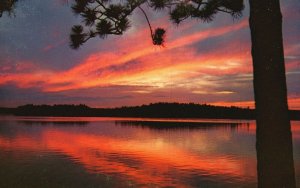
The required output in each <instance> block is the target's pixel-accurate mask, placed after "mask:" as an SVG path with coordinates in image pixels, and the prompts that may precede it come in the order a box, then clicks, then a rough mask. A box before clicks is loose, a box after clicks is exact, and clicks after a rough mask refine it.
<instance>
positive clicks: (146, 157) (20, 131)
mask: <svg viewBox="0 0 300 188" xmlns="http://www.w3.org/2000/svg"><path fill="white" fill-rule="evenodd" d="M292 132H293V146H294V163H295V171H296V180H297V186H298V187H300V121H292ZM255 139H256V138H255V121H242V120H195V119H189V120H180V119H140V118H91V117H87V118H86V117H80V118H79V117H78V118H73V117H72V118H67V117H64V118H57V117H56V118H54V117H13V116H2V117H0V159H1V160H0V177H1V181H0V187H2V188H5V187H204V188H209V187H256V185H257V180H256V177H257V175H256V174H257V172H256V150H255Z"/></svg>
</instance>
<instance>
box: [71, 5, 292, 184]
mask: <svg viewBox="0 0 300 188" xmlns="http://www.w3.org/2000/svg"><path fill="white" fill-rule="evenodd" d="M249 3H250V19H249V25H250V30H251V42H252V59H253V70H254V80H253V83H254V97H255V106H256V122H257V153H258V156H257V157H258V169H259V170H260V171H264V172H265V173H268V172H270V171H275V172H277V171H278V172H279V171H281V169H283V168H284V169H288V170H287V171H285V172H284V173H285V174H286V175H282V174H279V175H278V177H276V178H269V179H267V180H266V179H265V181H260V183H259V184H258V186H259V187H269V186H271V185H272V186H271V187H274V186H275V185H277V187H295V177H294V175H293V174H294V169H293V156H292V155H287V156H286V157H282V158H283V160H282V161H278V162H279V163H280V164H279V165H275V166H276V168H272V167H270V165H268V164H267V163H268V161H267V160H265V159H266V158H270V157H271V158H272V157H273V156H271V155H274V153H276V152H280V150H276V152H263V151H264V150H265V149H266V148H267V147H270V143H272V140H277V141H280V140H282V139H281V138H284V140H286V141H285V146H283V145H282V144H280V145H278V146H274V147H272V148H274V149H278V147H285V148H288V149H287V151H292V145H291V143H292V141H291V125H290V120H289V116H288V105H287V86H286V76H285V65H284V53H283V42H282V15H281V10H280V3H279V0H249ZM142 5H144V6H148V7H150V8H152V9H154V10H165V9H167V10H168V11H169V14H170V18H171V20H172V21H173V22H174V23H175V24H179V23H181V22H182V21H184V20H186V19H187V18H195V19H200V20H202V21H204V22H210V21H212V20H213V18H214V16H215V15H216V14H217V13H218V12H224V13H228V14H230V15H232V16H233V17H234V18H236V17H239V16H241V14H242V10H243V9H244V4H243V0H123V1H119V2H118V1H109V0H75V4H74V6H73V7H72V9H73V11H74V12H75V13H76V14H79V15H81V17H82V18H83V21H84V25H85V26H84V27H83V26H80V25H76V26H74V27H73V28H72V33H71V35H70V39H71V47H72V48H74V49H77V48H79V47H80V46H81V45H82V44H83V43H85V42H86V41H87V40H89V39H90V38H93V37H96V36H100V38H105V37H106V36H107V35H110V34H113V35H122V34H123V33H124V32H125V31H126V29H128V28H129V26H130V22H129V17H130V15H131V14H132V12H133V11H134V10H136V9H140V10H141V11H142V12H143V14H144V15H145V17H146V20H147V22H148V25H149V29H150V33H151V38H152V40H153V44H154V45H163V43H164V36H165V30H164V29H163V28H157V29H155V30H154V31H153V30H152V27H151V24H150V22H149V19H148V17H147V15H146V13H145V11H144V10H143V8H142V7H141V6H142ZM281 151H282V152H284V150H281ZM273 161H276V160H273ZM284 161H285V162H284ZM259 177H264V176H261V174H259ZM280 177H283V178H280ZM262 182H263V183H262ZM287 182H289V183H287ZM275 187H276V186H275Z"/></svg>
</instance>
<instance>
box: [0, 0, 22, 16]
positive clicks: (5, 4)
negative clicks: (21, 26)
mask: <svg viewBox="0 0 300 188" xmlns="http://www.w3.org/2000/svg"><path fill="white" fill-rule="evenodd" d="M17 1H18V0H1V3H0V17H2V14H3V13H4V12H7V13H8V14H9V15H10V14H11V13H12V12H13V10H14V7H15V4H16V2H17Z"/></svg>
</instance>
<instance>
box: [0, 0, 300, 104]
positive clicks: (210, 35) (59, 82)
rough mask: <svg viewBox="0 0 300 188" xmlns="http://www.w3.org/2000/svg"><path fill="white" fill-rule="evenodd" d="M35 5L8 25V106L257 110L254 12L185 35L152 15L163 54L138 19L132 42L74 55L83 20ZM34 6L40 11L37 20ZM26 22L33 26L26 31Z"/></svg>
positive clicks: (4, 73) (289, 10) (287, 36)
mask: <svg viewBox="0 0 300 188" xmlns="http://www.w3.org/2000/svg"><path fill="white" fill-rule="evenodd" d="M28 4H30V5H28ZM28 4H25V3H22V2H19V4H18V7H17V8H16V17H15V18H10V17H7V16H4V17H2V18H1V21H2V22H0V41H4V42H2V43H1V44H4V45H1V46H0V48H1V51H3V52H4V53H3V55H1V56H0V96H1V98H0V101H1V106H7V107H15V106H18V105H23V104H28V103H34V104H71V103H74V104H79V103H84V104H87V105H88V106H91V107H118V106H125V105H126V106H133V105H142V104H149V103H154V102H180V103H188V102H193V103H201V104H203V103H206V104H213V105H223V106H240V107H251V108H253V107H254V102H253V86H252V59H251V51H250V49H251V42H250V33H249V26H248V20H247V19H248V15H247V14H248V10H247V9H248V8H247V7H246V10H245V11H244V16H243V17H242V18H241V19H239V20H234V21H232V20H231V17H230V16H229V15H225V16H224V14H219V15H218V17H217V18H216V19H215V21H213V22H211V23H209V24H207V23H200V22H199V21H187V22H186V23H185V24H182V25H180V26H179V27H177V26H174V25H172V24H171V23H170V21H169V20H168V17H167V16H166V15H164V14H161V13H157V14H158V15H160V17H157V15H156V13H153V12H150V11H149V14H150V17H151V18H152V19H151V21H152V24H153V25H154V26H155V27H156V26H165V27H166V29H167V39H166V40H167V42H166V47H162V48H161V47H156V46H153V45H152V43H151V39H150V37H149V30H148V28H147V27H146V26H145V25H146V22H145V21H144V20H143V19H144V18H143V17H142V16H141V15H140V14H139V13H138V12H137V13H135V14H134V15H133V17H132V20H133V21H132V28H131V29H129V30H128V31H127V32H126V33H125V35H124V36H121V37H115V36H109V37H108V38H106V39H105V40H100V39H94V40H92V41H89V42H88V43H86V44H85V45H84V46H83V47H82V48H81V49H80V50H78V51H74V50H71V49H70V48H69V46H68V35H69V32H70V28H71V26H72V25H73V24H76V23H78V19H77V18H75V17H74V15H72V13H71V11H70V6H69V5H66V4H64V5H62V4H58V3H56V2H47V3H44V4H43V3H39V2H38V1H37V0H30V1H29V2H28ZM295 4H296V5H295ZM28 6H31V7H32V9H34V10H35V11H33V12H31V13H29V12H28V9H27V8H28ZM297 7H300V4H299V3H298V4H297V3H292V2H291V1H286V2H283V3H282V12H283V15H284V18H287V19H285V20H284V21H285V22H284V44H285V59H286V71H287V72H286V75H287V84H288V98H289V107H290V109H300V93H299V92H300V88H299V86H298V83H297V82H298V81H299V80H300V67H299V62H300V61H299V60H300V54H299V51H300V50H299V49H300V43H299V42H297V40H295V38H297V34H298V33H299V32H300V25H299V23H298V22H297V19H299V17H300V13H299V12H297ZM26 11H27V12H26ZM47 12H53V14H50V15H48V16H49V17H47V19H46V20H45V21H41V20H40V19H39V18H38V16H40V15H42V14H43V13H45V14H46V13H47ZM57 17H61V19H60V20H57ZM26 22H27V23H28V22H29V23H30V24H29V25H27V26H24V25H23V23H26ZM66 23H67V24H66ZM46 27H47V28H46Z"/></svg>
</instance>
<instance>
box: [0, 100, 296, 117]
mask: <svg viewBox="0 0 300 188" xmlns="http://www.w3.org/2000/svg"><path fill="white" fill-rule="evenodd" d="M0 112H1V113H2V112H10V113H11V114H14V115H17V116H71V117H72V116H85V117H149V118H214V119H255V111H254V110H253V109H249V108H239V107H224V106H212V105H207V104H194V103H188V104H182V103H154V104H149V105H142V106H131V107H127V106H124V107H119V108H90V107H88V106H86V105H83V104H80V105H52V106H51V105H32V104H28V105H24V106H19V107H17V108H15V109H7V110H5V108H0ZM290 117H291V119H293V120H300V111H299V110H291V111H290Z"/></svg>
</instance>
